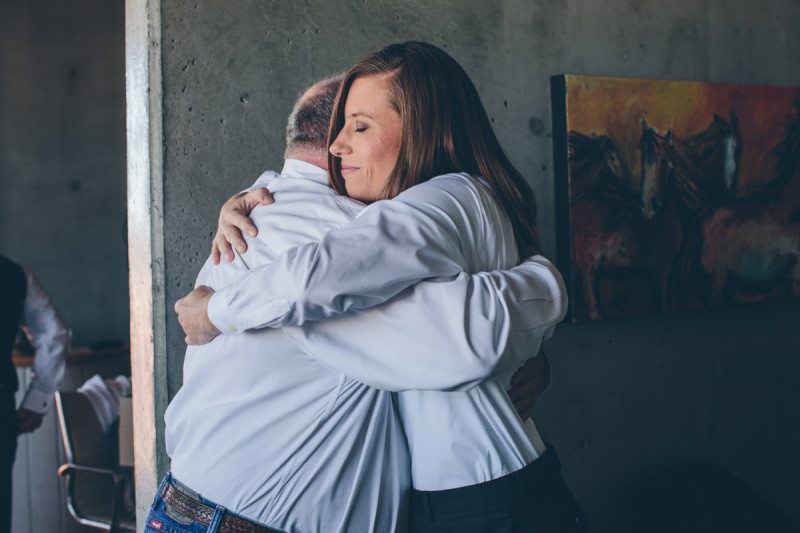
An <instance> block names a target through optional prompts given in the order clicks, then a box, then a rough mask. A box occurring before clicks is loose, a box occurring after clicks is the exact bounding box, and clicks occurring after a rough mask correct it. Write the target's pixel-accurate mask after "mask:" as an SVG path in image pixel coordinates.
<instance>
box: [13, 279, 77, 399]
mask: <svg viewBox="0 0 800 533" xmlns="http://www.w3.org/2000/svg"><path fill="white" fill-rule="evenodd" d="M26 276H27V279H28V281H27V285H28V288H27V294H26V296H25V305H24V307H23V311H22V325H23V329H24V331H25V334H26V335H27V336H28V338H29V339H30V342H31V344H32V345H33V348H34V350H35V351H36V355H35V356H34V358H33V380H32V381H31V383H30V385H29V386H28V390H27V392H26V394H25V399H24V400H23V402H22V405H21V407H24V408H25V409H29V410H31V411H35V412H37V413H45V412H47V410H48V409H49V407H50V402H51V399H52V397H53V392H55V390H56V389H57V388H58V385H59V383H61V378H62V377H63V376H64V366H65V364H66V356H67V349H68V345H69V332H68V331H67V328H66V327H64V323H63V322H62V321H61V318H60V317H59V316H58V312H57V311H56V309H55V307H53V304H52V302H51V301H50V298H49V297H48V296H47V293H45V292H44V289H42V287H41V286H40V285H39V283H38V282H37V281H36V278H34V277H33V275H32V274H31V273H30V272H26Z"/></svg>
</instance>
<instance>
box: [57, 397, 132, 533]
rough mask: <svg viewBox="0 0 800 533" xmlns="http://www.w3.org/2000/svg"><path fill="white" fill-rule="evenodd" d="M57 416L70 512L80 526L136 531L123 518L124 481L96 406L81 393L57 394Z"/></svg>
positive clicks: (60, 468) (129, 522)
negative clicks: (108, 447)
mask: <svg viewBox="0 0 800 533" xmlns="http://www.w3.org/2000/svg"><path fill="white" fill-rule="evenodd" d="M55 403H56V412H57V414H58V423H59V426H60V428H61V438H62V441H63V443H64V451H65V452H66V456H67V462H66V464H63V465H61V467H59V469H58V475H59V476H62V477H64V478H65V479H66V483H67V508H68V509H69V513H70V514H71V515H72V517H73V518H74V519H75V520H77V521H78V522H79V523H81V524H83V525H85V526H89V527H93V528H97V529H99V530H102V531H109V532H121V531H136V524H135V522H134V521H133V520H132V519H131V518H130V517H126V516H123V515H124V509H123V505H122V491H123V477H122V475H120V474H119V472H117V471H116V470H114V469H113V466H114V465H110V464H108V459H107V453H105V450H106V446H105V441H104V436H103V430H102V428H101V426H100V421H99V420H98V419H97V414H96V413H95V412H94V408H93V407H92V404H91V403H90V402H89V400H88V398H86V396H85V395H83V394H81V393H79V392H63V391H58V392H56V393H55Z"/></svg>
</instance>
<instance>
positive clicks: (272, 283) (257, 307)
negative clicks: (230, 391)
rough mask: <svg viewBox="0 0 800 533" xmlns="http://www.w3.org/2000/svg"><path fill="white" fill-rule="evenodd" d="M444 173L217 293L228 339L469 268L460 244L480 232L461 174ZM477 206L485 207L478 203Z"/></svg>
mask: <svg viewBox="0 0 800 533" xmlns="http://www.w3.org/2000/svg"><path fill="white" fill-rule="evenodd" d="M448 177H449V176H440V177H438V178H434V179H432V180H429V181H427V182H425V183H423V184H420V185H417V186H415V187H412V188H411V189H409V190H407V191H405V192H403V193H402V194H400V195H398V196H397V197H396V198H395V199H393V200H384V201H381V202H376V203H374V204H372V205H370V206H369V207H367V208H366V209H364V211H362V212H361V214H360V215H359V216H358V217H357V218H356V219H355V220H354V221H353V222H352V223H350V224H348V225H346V226H344V227H342V228H341V229H334V230H331V231H329V232H328V233H327V234H326V235H325V236H324V238H323V239H322V240H321V241H320V242H319V243H311V244H307V245H304V246H300V247H298V248H294V249H291V250H289V251H287V252H285V253H283V254H281V255H280V256H278V257H277V259H276V260H275V261H274V262H272V263H270V264H268V265H264V266H261V267H257V268H254V269H252V270H250V271H249V272H248V273H247V274H246V275H244V276H242V277H241V278H240V279H239V280H237V281H236V282H235V283H233V284H232V285H229V286H228V287H225V288H224V289H222V290H220V291H217V292H216V293H215V294H214V295H213V296H212V297H211V300H210V302H209V306H208V316H209V318H210V319H211V321H212V322H213V323H214V325H215V326H216V327H217V328H218V329H219V330H220V331H222V333H223V334H231V333H237V332H239V331H244V330H247V329H254V328H261V327H283V326H287V325H301V324H303V323H305V322H307V321H315V320H324V319H327V318H329V317H331V316H334V315H338V314H341V313H344V312H346V311H348V310H350V309H366V308H369V307H373V306H375V305H378V304H381V303H383V302H385V301H387V300H388V299H390V298H391V297H392V296H395V295H396V294H398V293H400V292H401V291H403V290H404V289H406V288H407V287H409V286H411V285H413V284H414V283H416V282H418V281H420V280H423V279H428V278H435V277H439V276H445V277H450V276H457V275H458V274H459V273H460V272H462V271H465V270H467V268H466V261H465V259H464V256H463V253H462V250H461V243H460V239H461V236H462V235H463V236H464V238H467V239H469V238H472V237H474V236H475V235H481V230H482V228H480V227H479V225H481V224H482V222H481V220H483V218H482V217H483V215H482V213H472V212H471V210H474V209H476V207H475V199H474V197H473V196H471V194H470V193H471V191H470V190H468V189H467V188H466V187H464V186H463V179H464V178H463V177H460V176H455V177H454V178H453V179H448ZM478 207H479V206H478Z"/></svg>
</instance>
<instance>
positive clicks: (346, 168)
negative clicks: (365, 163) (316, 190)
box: [342, 165, 358, 177]
mask: <svg viewBox="0 0 800 533" xmlns="http://www.w3.org/2000/svg"><path fill="white" fill-rule="evenodd" d="M357 170H358V167H354V166H351V165H342V176H344V177H346V176H349V175H350V174H352V173H353V172H355V171H357Z"/></svg>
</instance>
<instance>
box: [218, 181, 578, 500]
mask: <svg viewBox="0 0 800 533" xmlns="http://www.w3.org/2000/svg"><path fill="white" fill-rule="evenodd" d="M278 201H279V199H278ZM517 263H519V257H518V254H517V248H516V245H515V241H514V235H513V231H512V229H511V225H510V222H509V220H508V218H507V217H506V216H505V214H504V213H503V212H502V210H501V208H500V206H499V205H498V204H497V202H496V201H495V200H494V198H493V197H492V195H491V193H490V192H489V190H488V188H487V187H486V186H485V184H484V183H483V182H482V181H480V180H479V179H476V178H473V177H471V176H469V175H466V174H447V175H443V176H438V177H435V178H433V179H431V180H429V181H427V182H425V183H423V184H420V185H417V186H415V187H412V188H411V189H409V190H407V191H405V192H403V193H402V194H400V195H399V196H397V197H396V198H395V199H393V200H386V201H381V202H376V203H374V204H372V205H370V206H369V207H367V208H365V209H364V210H363V211H362V212H361V213H360V214H358V215H357V217H356V219H355V220H354V221H353V222H352V223H351V224H348V225H347V226H345V227H343V228H341V229H336V230H332V231H330V232H328V233H327V234H326V235H325V237H324V238H323V239H322V241H320V242H319V243H312V244H308V245H305V246H301V247H298V248H294V249H292V250H289V251H287V252H286V253H284V254H282V255H280V256H279V257H277V258H276V260H275V261H274V262H272V263H270V264H268V265H265V266H263V267H259V268H255V269H253V270H251V271H250V272H249V273H248V275H246V276H243V277H242V278H241V279H240V280H238V281H237V282H236V283H234V284H233V285H230V286H228V287H226V288H224V289H222V290H219V291H218V292H216V293H215V294H214V296H213V297H212V298H211V301H210V303H209V308H208V314H209V318H210V319H211V320H212V322H213V323H214V324H215V325H216V326H217V327H218V328H219V329H220V330H221V331H222V332H223V333H226V334H233V333H236V332H239V331H244V330H247V329H253V328H261V327H282V326H290V325H302V326H303V327H302V328H286V329H285V331H287V332H289V334H290V335H292V336H294V338H295V339H296V340H297V342H300V343H305V345H304V350H306V351H307V353H309V354H312V355H314V356H315V357H318V358H319V359H320V360H321V361H322V362H323V363H325V364H329V365H331V366H333V367H335V368H337V369H339V370H341V371H343V372H345V373H348V375H351V376H353V377H356V379H359V380H361V381H363V382H364V383H366V384H369V385H373V386H377V387H381V388H386V389H389V390H398V391H401V390H405V389H407V388H409V387H404V386H403V380H404V378H403V372H399V373H396V372H395V373H392V375H387V371H386V368H387V366H386V365H385V364H381V356H380V355H379V354H381V353H383V352H385V351H390V352H392V353H393V357H394V358H395V359H396V358H397V357H398V356H400V355H401V354H403V353H406V354H409V358H408V366H403V368H404V369H407V373H408V375H406V376H405V379H408V380H409V382H419V381H421V382H424V375H425V373H426V372H430V370H431V369H429V368H426V366H427V364H428V363H427V362H426V361H420V360H418V359H414V358H413V354H414V353H415V351H416V349H415V347H417V346H419V343H420V342H424V338H420V337H418V336H413V335H405V336H395V337H393V338H391V339H386V338H385V335H384V336H382V337H377V336H372V335H371V334H370V333H371V328H370V327H369V320H371V318H369V317H368V315H373V314H369V313H363V314H360V315H358V314H357V313H358V310H359V309H366V308H370V307H373V306H377V305H380V304H382V303H384V302H386V301H388V300H389V299H391V298H392V297H393V296H395V295H398V294H400V293H402V292H403V291H408V290H413V289H412V288H411V287H412V286H413V285H414V284H415V283H417V282H418V281H420V280H423V279H428V280H430V279H434V280H435V279H448V280H452V279H453V278H456V277H458V276H459V275H463V273H471V274H474V273H479V272H488V271H491V270H497V269H510V268H512V267H514V266H515V265H517ZM527 264H528V265H529V267H530V268H532V269H534V270H533V273H534V274H538V278H537V276H536V275H535V276H534V279H538V280H539V282H538V283H519V284H518V285H519V286H517V287H514V289H516V291H517V292H518V293H519V294H520V296H519V297H520V299H521V300H523V301H525V303H526V305H527V309H528V311H526V315H525V316H520V315H519V314H517V315H515V316H514V317H513V318H514V320H515V322H516V323H515V324H514V327H515V329H516V330H517V332H516V333H517V334H516V335H515V336H513V337H512V338H511V339H510V340H509V346H508V347H507V350H511V351H512V352H516V353H514V354H512V355H511V356H508V357H506V360H508V361H514V362H515V363H518V362H519V361H520V360H522V359H524V358H525V356H533V355H535V354H536V353H537V351H538V349H539V345H540V343H541V341H542V340H543V339H546V338H547V337H548V336H549V335H551V334H552V330H553V328H554V326H555V324H556V323H558V322H559V321H560V320H561V319H562V318H563V316H564V313H565V311H566V295H565V291H564V285H563V281H562V279H561V277H560V275H558V272H557V271H556V270H555V268H554V267H553V266H552V265H551V264H550V263H549V262H548V261H547V260H546V259H544V258H543V257H540V256H537V257H535V258H533V262H531V261H528V262H527ZM481 275H484V276H490V274H481ZM527 276H528V277H527V278H526V279H528V280H530V279H531V278H530V276H531V271H530V270H529V271H528V272H527ZM487 279H490V278H487ZM505 279H507V280H510V281H506V282H507V283H513V281H514V277H513V276H511V277H508V278H505ZM522 279H523V277H520V280H522ZM389 305H392V304H389ZM473 311H474V313H476V314H477V313H481V312H483V313H484V314H485V310H480V309H476V310H473ZM345 312H348V315H349V316H350V318H349V319H348V320H347V321H341V320H335V319H334V320H326V319H328V318H330V317H334V316H336V315H340V314H342V313H345ZM463 312H464V311H463V310H454V314H453V315H452V316H453V317H458V316H459V315H458V314H457V313H463ZM353 314H355V315H356V316H357V320H354V319H353V316H351V315H353ZM373 316H379V315H373ZM505 316H506V320H510V318H511V317H510V315H508V314H506V315H505ZM362 317H363V318H364V322H363V323H362V324H359V323H358V319H361V318H362ZM451 319H452V317H451V316H443V317H442V320H451ZM319 321H324V322H319ZM412 322H413V319H412ZM426 327H427V328H430V327H431V325H430V324H427V325H424V327H423V325H420V328H419V330H420V331H424V330H425V328H426ZM497 327H498V328H500V329H502V328H508V327H509V324H505V323H503V324H498V325H497ZM404 328H405V329H404ZM400 329H403V331H408V325H407V324H406V325H404V326H403V328H400ZM381 331H385V328H381ZM468 334H469V332H468V331H467V332H465V337H468ZM337 335H341V336H342V338H347V339H348V341H347V345H348V350H341V349H340V350H337V349H336V346H339V345H344V343H340V342H337ZM354 336H358V337H359V338H360V339H361V342H362V343H363V344H362V346H363V349H359V350H352V349H351V348H352V346H353V344H354V343H353V341H352V339H353V337H354ZM388 345H391V348H390V349H385V348H386V347H387V346H388ZM443 348H445V349H446V347H443ZM362 361H363V363H361V362H362ZM395 364H396V362H395ZM434 364H435V363H434ZM501 368H502V372H499V374H500V375H497V374H496V375H497V377H496V378H494V379H490V380H488V381H485V382H483V383H480V384H478V385H477V386H475V387H473V388H468V387H472V385H474V384H475V383H474V382H470V381H469V380H466V381H465V382H464V383H463V384H462V385H463V386H459V387H454V388H456V389H459V390H455V391H452V392H443V391H438V390H407V391H406V392H401V393H399V394H398V405H399V408H400V413H401V416H402V420H403V425H404V428H405V432H406V437H407V440H408V444H409V449H410V452H411V458H412V481H413V486H414V488H416V489H418V490H441V489H449V488H455V487H460V486H466V485H472V484H476V483H480V482H484V481H488V480H491V479H495V478H497V477H501V476H503V475H505V474H508V473H510V472H513V471H515V470H518V469H519V468H522V467H523V466H525V465H527V464H528V463H530V462H531V461H533V460H535V459H536V458H537V457H539V456H540V455H541V453H543V451H544V445H543V443H542V440H541V438H540V437H539V435H538V433H537V431H536V428H535V426H534V424H533V422H532V421H530V420H528V421H525V422H523V421H522V420H520V419H519V417H518V416H517V414H516V411H515V410H514V408H513V406H512V404H511V402H510V400H509V398H508V396H507V394H506V392H505V391H506V390H507V388H508V386H509V381H510V375H511V372H512V371H513V368H510V367H509V366H506V367H501ZM454 373H457V370H455V369H454ZM396 374H399V377H398V376H396ZM409 376H411V377H412V378H413V379H410V378H409ZM430 388H436V387H435V384H432V386H431V387H430ZM451 388H453V387H451ZM463 389H468V390H463Z"/></svg>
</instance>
